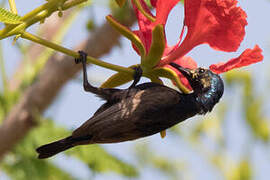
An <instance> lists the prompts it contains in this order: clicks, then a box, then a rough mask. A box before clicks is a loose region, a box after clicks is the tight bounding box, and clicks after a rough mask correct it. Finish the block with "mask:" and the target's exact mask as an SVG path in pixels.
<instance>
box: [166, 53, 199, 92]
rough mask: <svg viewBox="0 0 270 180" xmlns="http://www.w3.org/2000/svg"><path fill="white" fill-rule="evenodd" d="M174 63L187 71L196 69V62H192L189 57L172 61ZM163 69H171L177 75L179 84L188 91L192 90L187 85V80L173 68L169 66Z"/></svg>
mask: <svg viewBox="0 0 270 180" xmlns="http://www.w3.org/2000/svg"><path fill="white" fill-rule="evenodd" d="M173 62H174V63H176V64H178V65H180V66H182V67H184V68H188V69H196V68H197V63H196V61H194V60H193V59H192V58H191V57H189V56H184V57H182V58H179V59H177V60H175V61H173ZM165 67H168V68H170V69H172V70H173V71H175V72H176V74H177V75H178V77H179V79H180V81H181V83H182V84H183V85H184V86H186V87H187V88H188V89H189V90H192V88H191V86H190V85H189V82H188V80H187V79H186V78H185V76H183V75H182V74H181V73H180V72H179V71H178V70H176V69H175V68H174V67H172V66H170V65H166V66H165Z"/></svg>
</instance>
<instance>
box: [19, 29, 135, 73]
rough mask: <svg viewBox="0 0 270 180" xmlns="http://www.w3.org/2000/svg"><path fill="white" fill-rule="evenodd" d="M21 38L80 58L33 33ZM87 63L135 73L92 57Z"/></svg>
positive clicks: (77, 54)
mask: <svg viewBox="0 0 270 180" xmlns="http://www.w3.org/2000/svg"><path fill="white" fill-rule="evenodd" d="M21 37H22V38H24V39H28V40H30V41H33V42H36V43H38V44H41V45H44V46H46V47H49V48H51V49H54V50H56V51H59V52H62V53H64V54H67V55H69V56H73V57H74V58H79V53H77V52H75V51H72V50H70V49H67V48H65V47H63V46H60V45H58V44H55V43H52V42H50V41H47V40H45V39H42V38H40V37H38V36H35V35H33V34H31V33H28V32H23V33H22V34H21ZM87 61H88V62H90V63H92V64H95V65H98V66H101V67H104V68H107V69H111V70H113V71H117V72H123V73H129V74H133V73H134V70H133V69H131V68H126V67H122V66H118V65H115V64H110V63H107V62H104V61H101V60H99V59H96V58H93V57H91V56H87Z"/></svg>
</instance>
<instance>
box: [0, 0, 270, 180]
mask: <svg viewBox="0 0 270 180" xmlns="http://www.w3.org/2000/svg"><path fill="white" fill-rule="evenodd" d="M44 2H45V1H41V0H35V1H33V0H32V1H30V0H28V1H22V0H16V3H17V8H18V9H19V14H20V15H23V14H24V13H26V12H28V11H30V10H32V9H34V8H35V7H37V6H39V5H41V4H43V3H44ZM106 2H107V1H105V0H102V1H98V0H95V1H94V6H93V11H94V12H95V13H94V14H95V20H96V23H97V24H102V23H103V22H104V19H105V16H106V15H107V14H109V11H108V9H106ZM239 5H240V6H241V7H242V8H243V9H244V10H245V11H246V13H247V15H248V19H247V20H248V26H247V27H246V36H245V39H244V41H243V42H242V44H241V46H240V48H239V50H238V51H237V52H235V53H224V52H217V51H214V50H212V49H210V48H209V47H208V46H207V45H201V46H199V47H196V48H194V49H193V50H192V51H191V52H190V53H189V54H188V55H189V56H191V57H192V58H193V59H195V60H196V61H197V62H198V65H199V66H203V67H208V66H209V65H211V64H213V63H217V62H220V61H227V60H229V59H231V58H233V57H237V56H238V55H240V54H241V53H242V52H243V51H244V50H245V49H246V48H253V47H254V45H255V44H258V45H259V46H260V47H261V48H262V49H263V55H264V57H265V58H264V61H263V62H262V63H258V64H256V65H252V66H250V67H249V69H252V71H253V73H254V75H256V86H257V88H256V91H257V92H258V93H262V94H263V93H266V92H264V90H263V89H262V88H260V87H263V84H262V81H260V79H262V78H265V77H266V76H269V72H268V71H267V68H269V63H268V59H269V57H270V54H269V47H270V46H269V45H270V41H269V40H270V36H269V35H270V23H269V17H270V1H269V0H258V1H254V0H241V1H239ZM183 13H184V11H183V6H182V5H178V6H177V7H175V8H174V9H173V11H172V12H171V14H170V16H169V19H168V23H167V26H166V35H167V38H168V42H169V44H171V45H173V44H175V42H177V40H178V37H179V34H180V31H181V29H182V24H183V17H184V16H183ZM91 14H93V13H91V12H89V9H87V11H86V10H85V11H83V12H82V13H81V15H80V16H79V17H78V20H77V21H76V23H75V24H74V25H73V26H72V29H71V30H70V32H69V33H68V34H67V36H66V38H65V40H64V42H63V43H62V45H63V46H65V47H68V48H72V47H74V46H76V45H77V44H78V43H79V42H80V41H81V40H83V39H84V38H86V37H87V35H88V32H87V30H86V29H85V22H86V21H87V20H88V19H89V17H91ZM35 27H37V26H35ZM35 27H34V28H33V29H35ZM135 28H136V26H135V27H133V29H135ZM74 32H76V33H74ZM19 41H20V42H21V41H26V40H23V39H20V40H19ZM2 43H3V48H4V59H5V63H6V69H7V72H8V74H9V75H10V76H11V75H12V74H13V72H14V71H15V69H16V67H17V65H18V64H19V60H20V59H21V58H20V54H19V51H18V50H17V49H16V47H15V46H12V39H11V38H9V39H6V40H3V41H2ZM100 59H102V60H105V61H108V62H112V63H115V64H119V65H122V66H129V65H132V64H137V63H139V61H140V59H139V56H137V54H136V53H135V52H134V51H133V49H132V47H131V45H130V42H129V41H128V40H126V39H124V38H122V39H121V47H115V48H114V49H113V51H112V52H111V53H110V54H108V55H106V56H104V57H101V58H100ZM113 73H114V72H112V71H109V70H107V69H103V68H100V67H96V66H95V67H94V66H93V67H91V68H89V71H88V75H89V78H90V80H93V84H94V85H96V86H98V85H100V83H101V82H103V81H104V80H105V79H106V78H107V77H109V76H110V75H111V74H113ZM79 78H81V75H80V76H79ZM79 78H77V79H74V80H72V81H70V82H69V83H68V84H67V85H66V86H65V87H64V88H63V89H62V92H60V94H59V96H58V97H57V99H56V101H55V102H54V103H53V105H52V106H51V107H50V108H49V109H48V110H47V111H46V113H45V116H46V117H52V118H53V119H54V120H55V121H56V122H57V123H59V124H61V125H64V126H66V127H68V128H70V129H75V128H76V127H78V126H80V125H81V124H82V123H83V122H84V121H85V120H87V119H88V118H89V117H91V116H92V114H93V113H94V112H95V111H96V109H97V108H98V107H99V106H100V105H101V104H102V103H103V102H102V101H101V100H100V99H98V98H97V97H95V96H94V95H92V94H89V93H86V92H84V91H83V87H82V84H81V81H79V80H78V79H79ZM144 80H145V79H144ZM264 82H265V81H264ZM123 87H126V86H123ZM239 93H240V92H235V91H233V92H232V90H230V89H226V87H225V94H224V97H223V100H229V101H231V109H234V110H233V111H230V114H229V117H230V118H231V119H230V122H231V125H230V127H228V129H227V133H228V136H229V141H230V142H229V143H230V144H231V145H232V146H231V147H232V148H231V149H230V151H229V152H230V153H231V155H232V156H233V157H236V158H237V157H239V155H240V154H241V149H242V148H243V147H242V146H241V144H244V143H243V142H245V141H248V135H247V134H246V133H245V130H241V129H240V130H239V127H241V124H239V121H236V119H237V118H241V115H239V113H237V112H238V111H237V109H239V107H240V105H241V104H240V103H239V101H238V100H239V98H237V97H238V96H237V95H239ZM265 111H266V113H267V110H265ZM67 112H69V113H68V114H67ZM268 114H269V112H268ZM269 115H270V114H269ZM195 119H196V118H193V119H190V120H189V121H186V122H184V123H182V124H181V125H180V126H183V128H184V127H185V126H189V123H190V121H192V120H195ZM237 122H238V123H237ZM238 132H239V133H238ZM168 136H171V134H170V133H169V134H168ZM170 139H171V138H165V140H164V139H161V138H160V136H159V134H157V135H154V136H152V137H148V138H144V139H140V140H136V142H139V143H144V142H151V146H153V147H156V148H157V149H158V152H160V153H162V154H166V155H167V156H168V157H171V158H182V159H183V158H184V159H185V160H188V161H189V162H190V163H191V164H192V170H193V172H194V174H193V175H192V176H191V177H195V178H196V177H197V178H198V177H200V179H221V176H220V174H219V173H218V172H217V171H213V167H212V166H210V165H209V164H207V163H206V161H205V159H203V158H201V157H199V156H196V155H195V154H196V151H197V150H196V149H195V150H194V149H191V148H188V146H185V145H184V144H185V142H184V141H182V140H181V139H180V141H179V143H178V144H175V141H171V140H170ZM133 145H134V142H125V143H119V144H110V145H103V147H105V148H106V149H107V150H108V151H109V152H111V153H113V154H115V155H117V156H118V157H121V158H122V159H124V160H126V161H127V162H131V163H134V162H135V161H136V159H135V157H134V155H133V152H132V148H133ZM174 147H175V148H174ZM89 148H91V147H90V146H89ZM263 151H265V149H263V148H261V146H258V148H256V149H255V150H254V153H253V155H254V158H253V161H254V164H255V165H256V166H254V167H255V168H256V172H257V174H256V179H260V180H264V179H265V180H266V179H268V177H269V176H268V177H267V176H266V175H267V174H265V173H267V172H270V156H269V157H267V158H265V157H262V156H260V154H266V152H263ZM268 154H269V153H268ZM54 161H55V162H56V163H57V164H58V165H59V166H61V167H63V168H64V169H66V170H68V171H72V172H73V173H74V174H75V176H76V177H78V178H79V179H86V178H87V177H89V176H92V174H91V173H90V172H89V171H88V168H87V167H86V166H84V165H83V164H81V163H80V162H77V161H75V160H73V159H70V158H69V159H67V158H66V157H65V156H64V155H61V154H60V155H58V156H56V158H55V159H54ZM70 164H73V165H70ZM74 167H76V168H75V169H74ZM209 172H211V173H209ZM213 172H214V173H213ZM215 172H216V173H215ZM268 175H269V174H268ZM2 178H3V177H2ZM105 178H110V179H119V176H118V175H115V174H113V173H110V174H107V175H97V176H96V179H98V180H101V179H105ZM0 179H1V177H0ZM140 179H164V180H165V179H166V177H165V176H163V175H161V174H159V173H158V172H157V171H156V170H153V169H151V168H146V169H145V170H144V171H142V174H141V177H140Z"/></svg>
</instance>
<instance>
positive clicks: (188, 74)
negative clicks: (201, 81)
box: [170, 63, 192, 79]
mask: <svg viewBox="0 0 270 180" xmlns="http://www.w3.org/2000/svg"><path fill="white" fill-rule="evenodd" d="M170 65H171V66H172V67H174V68H175V69H177V70H178V71H179V72H181V73H182V74H183V75H184V76H185V77H186V78H187V79H192V73H191V71H190V69H187V68H183V67H181V66H179V65H178V64H176V63H170Z"/></svg>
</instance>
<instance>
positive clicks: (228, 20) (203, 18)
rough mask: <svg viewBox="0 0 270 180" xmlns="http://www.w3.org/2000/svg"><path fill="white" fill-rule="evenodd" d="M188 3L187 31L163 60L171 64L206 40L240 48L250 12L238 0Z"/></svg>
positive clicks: (225, 48)
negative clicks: (181, 40) (238, 3)
mask: <svg viewBox="0 0 270 180" xmlns="http://www.w3.org/2000/svg"><path fill="white" fill-rule="evenodd" d="M184 3H185V22H184V24H185V26H187V28H188V32H187V35H186V37H185V39H184V41H183V42H182V44H181V45H180V46H179V47H178V48H177V49H176V50H175V51H174V52H172V53H171V54H170V55H169V56H167V57H164V58H163V62H162V63H161V64H168V63H170V62H172V61H173V60H174V59H177V58H180V57H182V56H184V55H185V54H187V53H188V52H189V51H190V50H191V49H193V48H194V47H195V46H197V45H199V44H203V43H207V44H209V45H210V46H211V47H212V48H214V49H216V50H221V51H226V52H232V51H236V50H237V49H238V47H239V45H240V43H241V42H242V40H243V38H244V35H245V26H246V25H247V21H246V17H247V16H246V13H245V12H244V11H243V10H242V9H241V8H240V7H237V1H236V0H185V2H184Z"/></svg>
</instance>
